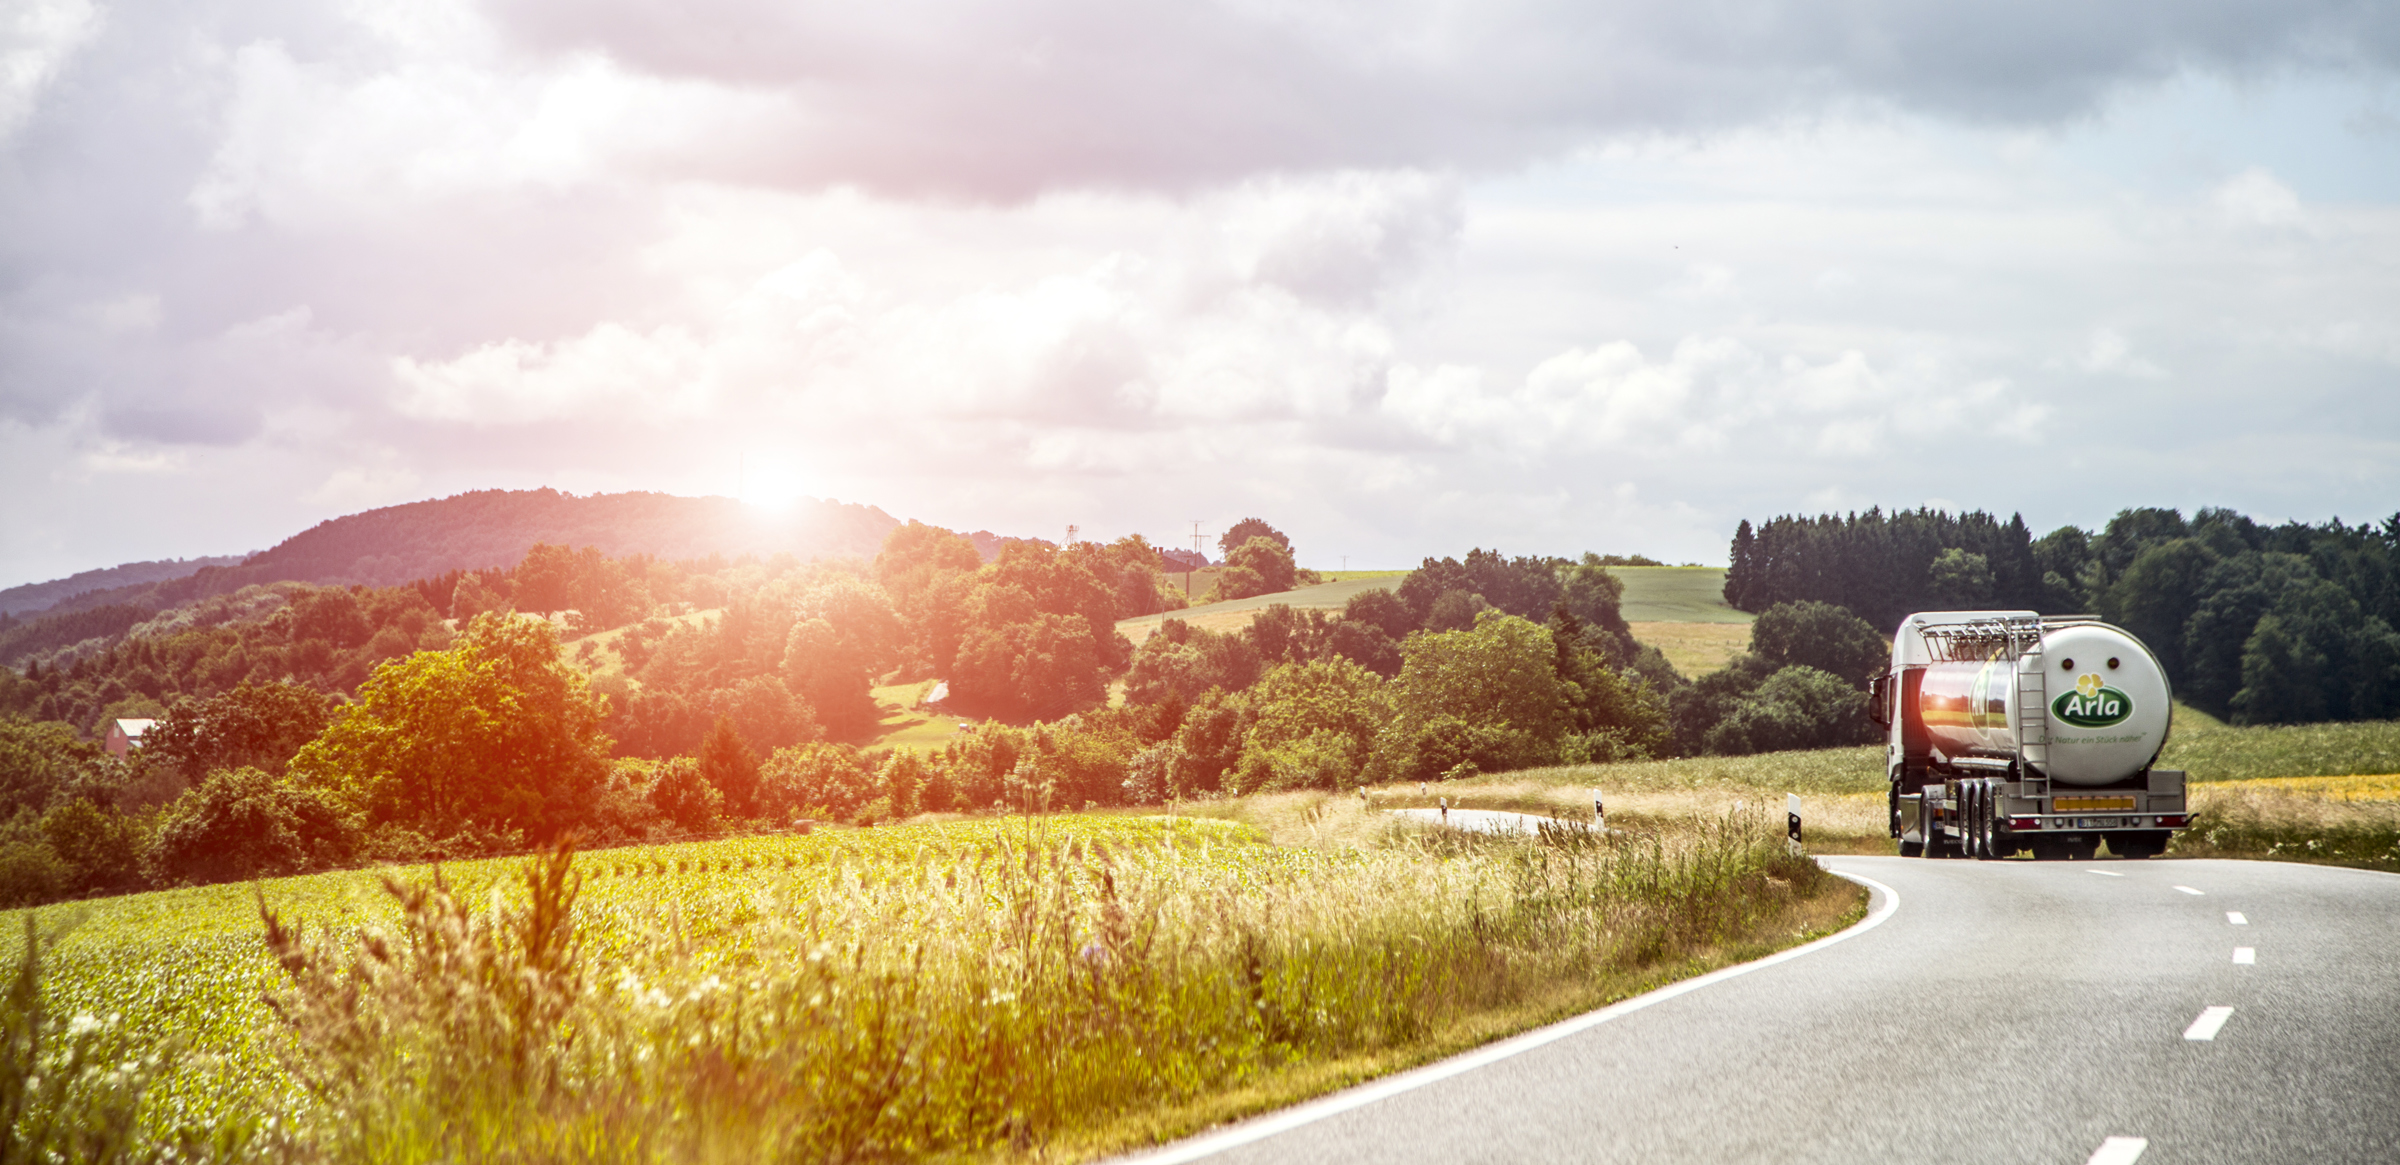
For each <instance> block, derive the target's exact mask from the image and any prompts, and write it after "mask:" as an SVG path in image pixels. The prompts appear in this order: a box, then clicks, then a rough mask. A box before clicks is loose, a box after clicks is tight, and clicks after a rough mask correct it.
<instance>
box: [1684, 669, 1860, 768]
mask: <svg viewBox="0 0 2400 1165" xmlns="http://www.w3.org/2000/svg"><path fill="white" fill-rule="evenodd" d="M1866 709H1867V698H1866V695H1865V693H1862V692H1860V691H1859V690H1858V689H1856V688H1853V687H1851V686H1850V685H1849V684H1847V683H1844V682H1842V679H1841V677H1839V676H1835V675H1833V674H1831V673H1828V672H1823V671H1819V670H1817V669H1816V668H1813V667H1800V666H1795V667H1787V668H1783V669H1781V670H1779V671H1777V672H1776V673H1775V674H1773V675H1771V676H1768V677H1767V680H1766V682H1765V683H1763V684H1760V685H1759V686H1758V690H1757V691H1755V692H1752V693H1751V694H1750V695H1749V696H1748V697H1746V698H1744V699H1743V700H1742V701H1741V702H1740V703H1738V704H1735V705H1734V707H1733V710H1732V712H1730V713H1729V714H1727V715H1726V717H1725V718H1724V719H1723V720H1721V721H1718V722H1717V725H1716V726H1715V727H1714V728H1711V729H1709V730H1708V735H1707V736H1706V738H1705V745H1706V748H1707V750H1708V751H1709V752H1711V753H1715V754H1718V755H1721V756H1740V755H1744V754H1748V753H1754V752H1783V751H1786V750H1790V749H1800V748H1833V747H1837V746H1839V745H1845V744H1864V743H1867V742H1869V741H1872V740H1873V739H1874V736H1875V730H1874V725H1872V724H1871V723H1869V722H1868V720H1867V715H1866Z"/></svg>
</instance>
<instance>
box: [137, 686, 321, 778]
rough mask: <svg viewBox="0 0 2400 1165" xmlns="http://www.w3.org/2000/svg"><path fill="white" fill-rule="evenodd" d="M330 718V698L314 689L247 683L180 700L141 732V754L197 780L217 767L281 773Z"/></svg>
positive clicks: (272, 773)
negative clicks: (215, 692) (211, 693)
mask: <svg viewBox="0 0 2400 1165" xmlns="http://www.w3.org/2000/svg"><path fill="white" fill-rule="evenodd" d="M332 717H333V710H332V704H331V702H330V701H328V700H327V699H326V698H325V697H324V696H323V695H322V694H320V693H319V692H317V691H316V690H315V689H313V688H310V687H307V686H305V685H301V684H294V683H269V684H253V683H248V682H244V683H241V684H238V685H236V686H235V687H234V688H233V690H232V691H229V692H224V693H221V694H219V695H215V696H210V697H208V698H207V699H202V700H185V701H183V702H182V703H180V704H177V705H176V706H175V707H174V708H173V709H171V710H169V711H168V713H167V715H166V717H165V718H164V719H162V720H160V721H159V722H158V723H157V724H154V725H152V726H151V728H150V731H149V732H148V733H145V734H144V735H143V737H142V756H143V757H144V759H146V760H147V761H148V762H149V763H151V764H154V765H157V764H165V765H172V766H174V767H175V768H176V769H178V770H180V771H181V772H182V773H183V775H184V778H185V779H186V780H190V781H195V782H196V781H198V780H199V779H200V778H201V777H203V776H205V775H207V774H209V773H211V772H214V771H216V770H218V769H233V768H244V767H248V768H255V769H258V770H260V771H262V772H265V773H267V774H269V775H270V776H280V775H282V773H283V771H284V769H285V767H286V766H288V765H289V764H291V760H292V758H293V757H295V756H297V755H299V753H300V750H301V749H302V748H304V747H306V746H307V744H308V742H309V741H312V740H315V739H316V738H317V736H318V734H319V733H322V732H323V731H325V725H326V724H327V723H328V722H330V721H331V720H332Z"/></svg>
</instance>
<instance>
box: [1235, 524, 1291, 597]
mask: <svg viewBox="0 0 2400 1165" xmlns="http://www.w3.org/2000/svg"><path fill="white" fill-rule="evenodd" d="M1253 538H1264V539H1266V540H1267V541H1269V542H1272V543H1274V544H1275V545H1277V546H1279V547H1282V548H1283V553H1284V557H1286V558H1289V557H1291V553H1292V540H1291V539H1289V538H1286V537H1284V535H1283V531H1281V530H1278V529H1276V528H1275V527H1273V526H1270V525H1267V523H1266V521H1265V519H1262V518H1244V519H1242V520H1241V521H1239V522H1235V523H1234V524H1233V526H1232V527H1231V528H1229V529H1227V530H1226V531H1225V533H1224V534H1222V535H1220V536H1218V538H1217V552H1218V553H1219V554H1222V555H1224V556H1225V557H1226V559H1227V560H1228V561H1230V560H1231V559H1232V558H1233V552H1234V551H1236V550H1238V549H1240V548H1242V547H1244V546H1247V545H1249V544H1250V540H1251V539H1253ZM1287 589H1288V588H1287Z"/></svg>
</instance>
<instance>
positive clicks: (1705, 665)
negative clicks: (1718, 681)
mask: <svg viewBox="0 0 2400 1165" xmlns="http://www.w3.org/2000/svg"><path fill="white" fill-rule="evenodd" d="M1632 626H1633V637H1634V638H1635V639H1636V640H1639V641H1640V642H1642V643H1644V644H1647V645H1649V646H1651V647H1655V648H1657V649H1658V650H1659V651H1660V652H1662V653H1664V654H1665V655H1666V657H1667V662H1668V663H1671V664H1674V665H1675V670H1676V671H1679V672H1682V673H1683V676H1684V678H1685V679H1695V680H1696V679H1699V678H1700V677H1701V676H1704V675H1707V674H1708V673H1710V672H1712V671H1717V670H1719V669H1721V668H1723V667H1724V666H1725V665H1726V664H1729V663H1732V662H1733V657H1734V656H1737V655H1740V654H1741V653H1743V652H1745V651H1748V650H1750V625H1749V624H1748V623H1635V624H1633V625H1632Z"/></svg>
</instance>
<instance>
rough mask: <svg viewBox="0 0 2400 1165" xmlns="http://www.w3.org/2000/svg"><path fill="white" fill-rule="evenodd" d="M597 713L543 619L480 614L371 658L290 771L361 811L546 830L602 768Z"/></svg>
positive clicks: (600, 776)
mask: <svg viewBox="0 0 2400 1165" xmlns="http://www.w3.org/2000/svg"><path fill="white" fill-rule="evenodd" d="M602 714H603V709H602V706H601V701H600V699H599V697H597V696H595V695H593V694H592V691H591V689H590V686H589V685H588V684H587V683H586V682H585V680H584V677H583V674H582V673H581V672H579V671H577V670H575V669H574V668H572V667H569V666H567V665H566V664H565V663H564V662H563V661H562V660H561V659H560V658H559V652H558V637H557V634H556V632H555V631H554V630H552V628H551V627H550V625H549V624H548V623H544V622H537V621H533V620H527V619H520V618H512V617H509V616H503V615H488V614H487V615H478V616H476V618H475V620H474V621H473V622H472V623H470V624H468V626H467V629H466V631H465V632H464V633H462V634H461V635H460V636H459V637H458V641H457V642H456V643H455V644H454V645H453V646H452V647H451V648H450V649H449V650H447V651H420V652H417V653H416V654H415V655H412V656H410V657H408V658H406V659H403V660H397V661H394V662H392V663H387V664H384V665H383V666H381V667H378V668H376V669H375V674H374V676H373V678H371V679H369V680H368V681H367V683H366V685H365V686H364V687H363V688H361V689H360V691H359V702H358V703H356V704H353V705H351V706H350V707H347V708H344V709H342V711H341V712H340V713H338V714H337V715H336V716H335V718H334V720H333V722H332V723H331V724H329V725H328V726H327V727H326V729H325V733H324V735H322V736H319V737H318V738H317V739H316V740H315V741H314V742H312V743H310V744H309V745H308V747H306V748H304V749H302V750H301V751H300V755H299V756H297V757H296V758H294V759H293V761H292V771H293V772H294V773H295V774H297V775H299V776H300V777H301V779H302V781H303V782H304V783H306V784H310V785H313V786H315V787H318V788H323V789H327V790H330V791H332V792H333V793H334V794H335V795H336V796H337V797H338V798H339V799H340V800H341V801H342V802H343V803H344V804H345V805H347V806H350V807H351V808H353V809H354V810H356V811H358V812H360V813H362V814H363V815H364V816H365V817H366V819H367V820H368V822H369V823H370V825H385V824H390V825H396V826H400V827H403V828H406V829H410V830H414V831H416V832H417V833H420V834H422V835H424V836H426V837H428V838H433V839H437V840H438V839H441V838H445V837H449V836H453V835H455V834H457V833H459V832H460V831H462V830H465V829H467V828H468V827H470V826H473V827H477V828H480V829H485V830H491V829H502V830H522V831H524V832H526V833H527V834H529V835H531V836H532V837H534V838H547V837H551V836H554V835H556V834H557V833H559V832H560V831H562V830H565V829H568V828H571V827H573V826H575V825H577V824H578V823H580V822H581V821H582V820H583V818H584V816H585V814H586V813H587V812H588V810H589V808H590V802H591V798H592V797H593V796H594V794H595V793H596V792H597V791H598V790H599V788H600V787H601V785H602V784H603V783H604V782H605V780H606V779H607V775H608V746H609V741H608V737H606V736H605V735H602V733H601V730H600V724H601V717H602Z"/></svg>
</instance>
